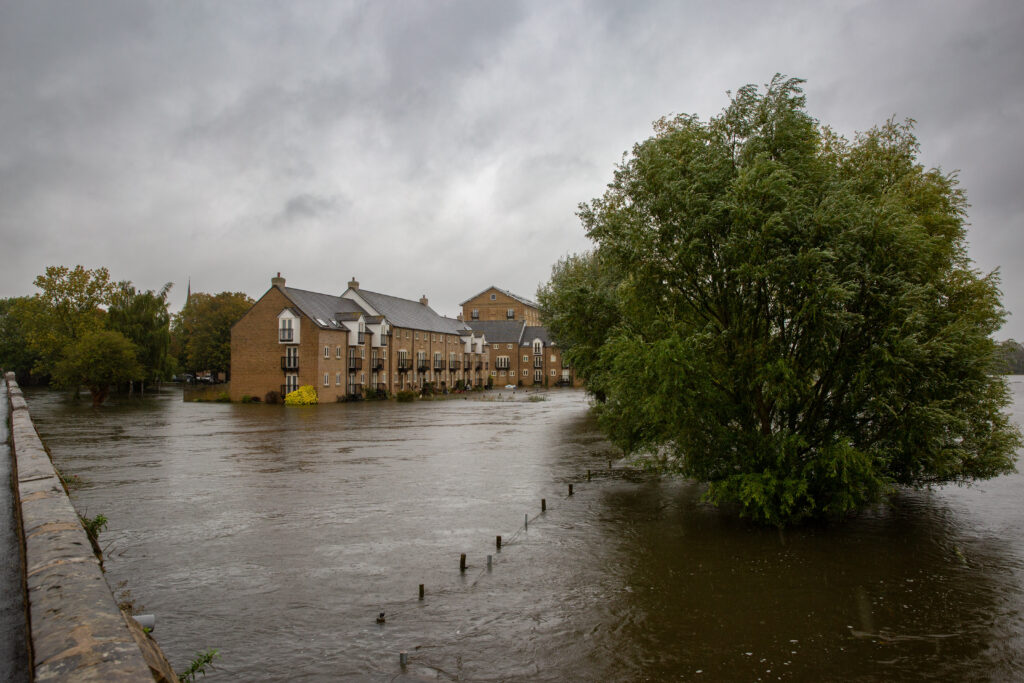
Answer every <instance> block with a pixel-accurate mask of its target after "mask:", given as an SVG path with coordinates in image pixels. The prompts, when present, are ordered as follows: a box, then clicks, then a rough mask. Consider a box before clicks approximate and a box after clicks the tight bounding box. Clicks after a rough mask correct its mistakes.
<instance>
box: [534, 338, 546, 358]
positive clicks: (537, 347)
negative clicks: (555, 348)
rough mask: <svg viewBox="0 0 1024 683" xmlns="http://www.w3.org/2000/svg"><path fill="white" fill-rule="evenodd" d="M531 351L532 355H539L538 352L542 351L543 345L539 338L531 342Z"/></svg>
mask: <svg viewBox="0 0 1024 683" xmlns="http://www.w3.org/2000/svg"><path fill="white" fill-rule="evenodd" d="M533 353H534V355H537V356H539V355H540V354H542V353H544V345H543V344H542V343H541V341H540V340H539V339H537V340H535V341H534V342H533Z"/></svg>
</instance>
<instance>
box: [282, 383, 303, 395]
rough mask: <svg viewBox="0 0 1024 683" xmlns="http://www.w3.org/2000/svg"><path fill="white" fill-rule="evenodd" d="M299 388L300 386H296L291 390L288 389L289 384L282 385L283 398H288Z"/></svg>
mask: <svg viewBox="0 0 1024 683" xmlns="http://www.w3.org/2000/svg"><path fill="white" fill-rule="evenodd" d="M298 388H299V385H297V384H296V385H295V386H294V387H292V388H290V389H289V388H288V385H287V384H282V385H281V398H284V397H285V396H287V395H288V394H289V393H290V392H292V391H295V390H296V389H298Z"/></svg>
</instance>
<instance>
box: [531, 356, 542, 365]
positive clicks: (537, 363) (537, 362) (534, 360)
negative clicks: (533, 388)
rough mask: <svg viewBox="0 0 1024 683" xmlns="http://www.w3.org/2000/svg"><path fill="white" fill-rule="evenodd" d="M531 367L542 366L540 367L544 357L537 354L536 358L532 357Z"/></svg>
mask: <svg viewBox="0 0 1024 683" xmlns="http://www.w3.org/2000/svg"><path fill="white" fill-rule="evenodd" d="M533 367H535V368H542V367H544V359H543V358H541V357H540V356H538V357H537V358H534V359H533Z"/></svg>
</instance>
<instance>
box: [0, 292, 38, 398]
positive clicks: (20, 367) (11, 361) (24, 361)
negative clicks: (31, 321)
mask: <svg viewBox="0 0 1024 683" xmlns="http://www.w3.org/2000/svg"><path fill="white" fill-rule="evenodd" d="M31 308H33V302H32V299H31V298H30V297H11V298H9V299H0V368H2V369H3V370H5V371H13V372H15V373H17V375H18V381H19V382H25V381H26V380H27V379H28V377H29V376H30V375H31V373H32V368H33V367H35V366H36V363H38V362H39V356H38V354H36V353H35V352H34V351H33V350H32V349H31V348H30V347H29V343H28V336H27V334H26V331H25V324H24V322H23V320H24V315H25V311H26V310H27V309H31Z"/></svg>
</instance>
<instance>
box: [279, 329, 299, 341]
mask: <svg viewBox="0 0 1024 683" xmlns="http://www.w3.org/2000/svg"><path fill="white" fill-rule="evenodd" d="M294 338H295V330H293V329H292V328H290V327H281V328H279V329H278V330H277V341H279V342H290V341H292V340H293V339H294Z"/></svg>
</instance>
